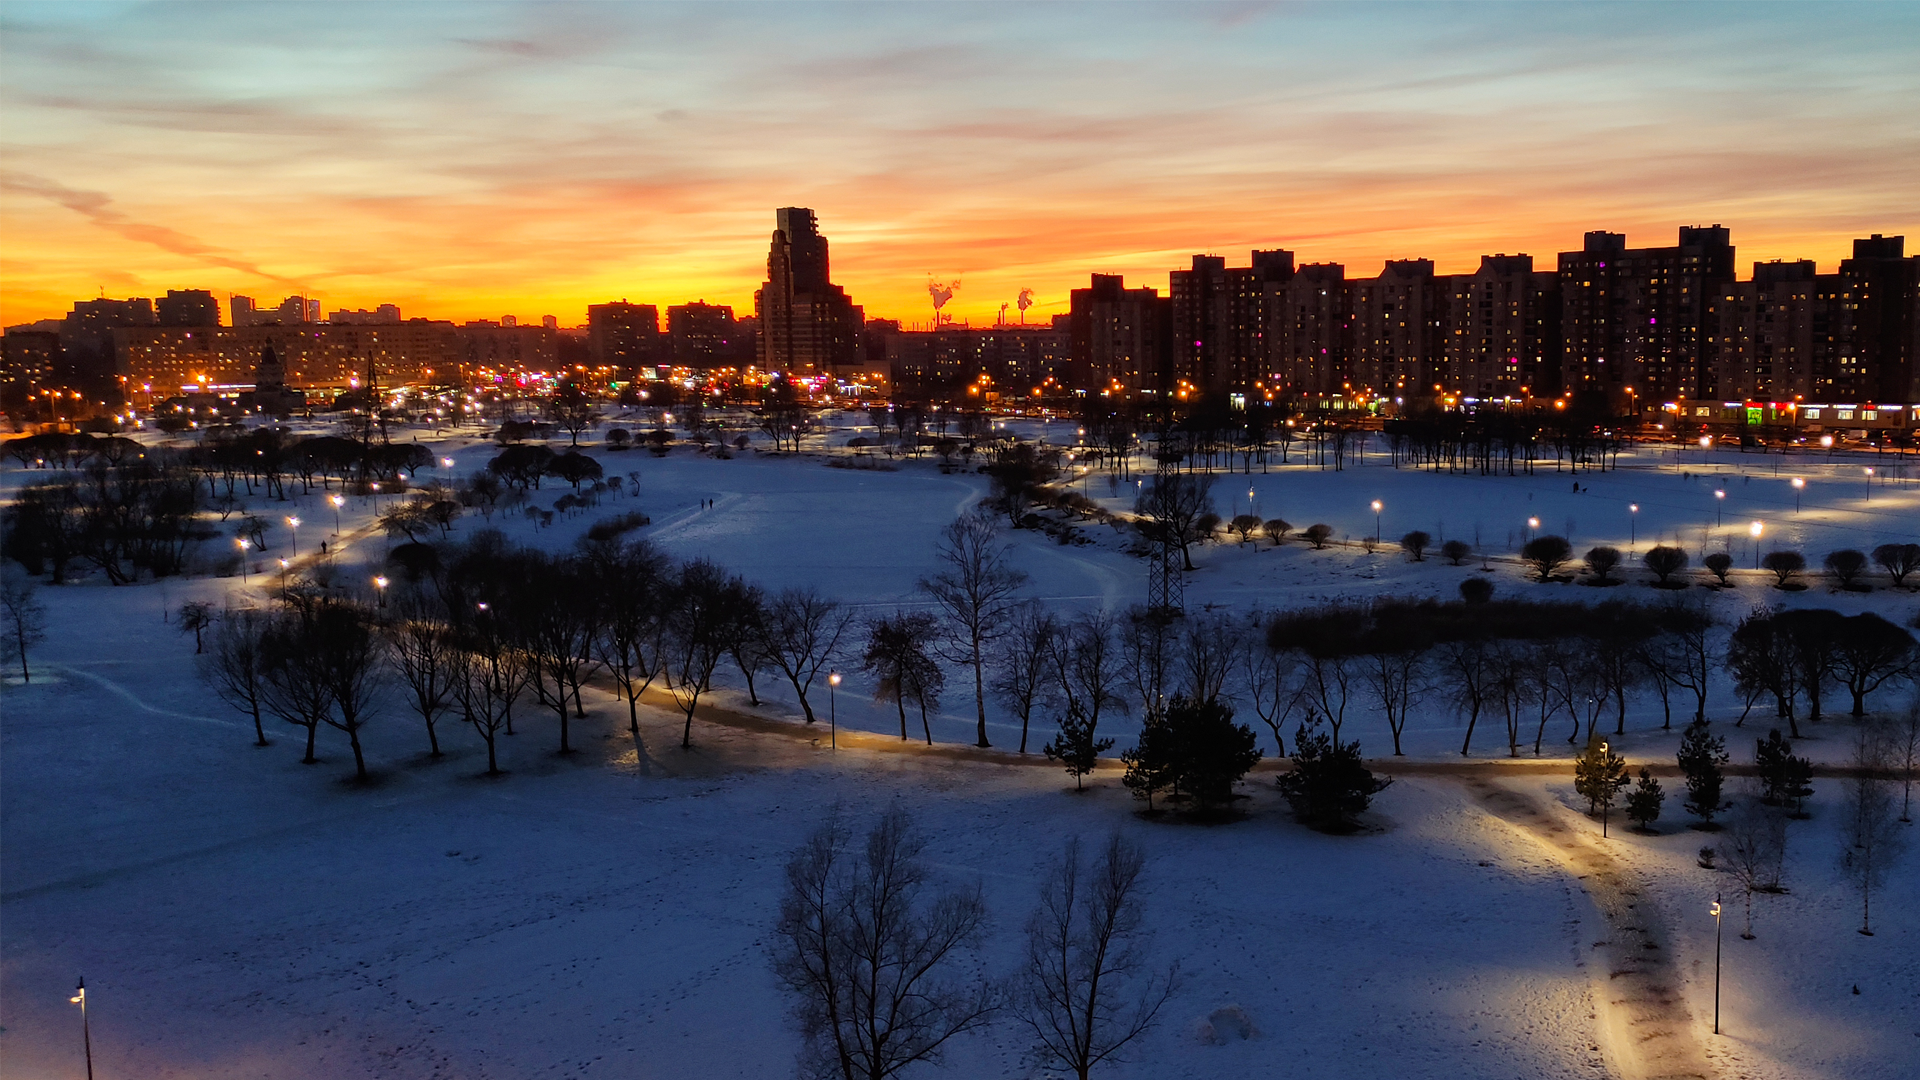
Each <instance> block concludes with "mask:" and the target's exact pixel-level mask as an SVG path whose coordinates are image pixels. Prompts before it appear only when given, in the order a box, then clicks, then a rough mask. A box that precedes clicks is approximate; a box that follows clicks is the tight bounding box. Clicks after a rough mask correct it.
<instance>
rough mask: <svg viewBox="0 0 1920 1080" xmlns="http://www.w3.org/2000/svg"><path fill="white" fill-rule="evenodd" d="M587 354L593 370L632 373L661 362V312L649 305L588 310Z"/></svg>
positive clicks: (596, 306) (625, 304) (599, 306)
mask: <svg viewBox="0 0 1920 1080" xmlns="http://www.w3.org/2000/svg"><path fill="white" fill-rule="evenodd" d="M587 355H588V357H589V358H590V362H591V363H592V364H593V366H594V367H596V368H611V369H613V370H614V371H616V372H622V373H625V374H629V375H630V374H632V373H633V372H634V370H635V369H637V368H641V367H645V366H647V365H650V364H656V363H658V362H659V359H660V309H659V308H657V307H655V306H653V305H652V304H630V303H628V302H627V301H625V300H622V301H620V302H619V303H617V304H594V305H592V306H590V307H588V308H587Z"/></svg>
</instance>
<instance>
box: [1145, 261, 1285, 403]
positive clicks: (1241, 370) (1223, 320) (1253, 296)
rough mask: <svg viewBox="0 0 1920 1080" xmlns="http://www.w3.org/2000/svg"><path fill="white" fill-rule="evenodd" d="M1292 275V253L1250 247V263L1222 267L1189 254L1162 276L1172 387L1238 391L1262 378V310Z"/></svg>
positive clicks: (1215, 392) (1265, 361)
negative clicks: (1182, 266) (1188, 263)
mask: <svg viewBox="0 0 1920 1080" xmlns="http://www.w3.org/2000/svg"><path fill="white" fill-rule="evenodd" d="M1292 277H1293V252H1291V251H1278V250H1276V251H1255V252H1253V255H1252V265H1250V266H1245V267H1235V268H1231V269H1230V268H1228V266H1227V261H1226V260H1225V259H1223V258H1221V257H1219V256H1217V255H1195V256H1194V257H1193V265H1192V267H1191V268H1190V269H1186V270H1175V271H1173V272H1172V273H1171V274H1169V275H1168V282H1167V284H1168V288H1167V293H1168V299H1169V301H1170V308H1169V310H1170V311H1171V313H1172V319H1173V330H1172V334H1173V363H1174V378H1175V380H1176V386H1177V387H1178V388H1180V389H1185V390H1187V392H1188V393H1189V394H1192V393H1200V394H1207V395H1214V396H1220V395H1225V394H1230V393H1244V392H1246V391H1247V390H1249V389H1251V388H1252V387H1253V386H1254V385H1255V384H1257V383H1262V382H1263V380H1264V379H1265V378H1266V377H1267V368H1268V360H1269V354H1270V350H1269V348H1268V345H1267V321H1268V319H1267V309H1268V306H1269V304H1270V303H1271V302H1272V298H1273V297H1274V296H1275V295H1277V293H1276V290H1277V288H1278V287H1279V286H1283V285H1285V284H1286V282H1287V281H1288V280H1290V279H1291V278H1292Z"/></svg>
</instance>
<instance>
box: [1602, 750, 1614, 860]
mask: <svg viewBox="0 0 1920 1080" xmlns="http://www.w3.org/2000/svg"><path fill="white" fill-rule="evenodd" d="M1606 762H1607V744H1606V743H1605V742H1602V743H1601V744H1600V764H1601V767H1602V768H1604V767H1605V766H1606ZM1609 781H1611V776H1609ZM1612 812H1613V791H1612V790H1611V789H1609V790H1608V791H1607V801H1606V802H1603V803H1601V804H1600V839H1602V840H1605V839H1606V838H1607V815H1609V814H1610V813H1612Z"/></svg>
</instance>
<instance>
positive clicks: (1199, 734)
mask: <svg viewBox="0 0 1920 1080" xmlns="http://www.w3.org/2000/svg"><path fill="white" fill-rule="evenodd" d="M1167 723H1168V725H1169V726H1170V727H1172V728H1173V730H1174V732H1175V733H1176V737H1175V740H1174V745H1175V746H1176V747H1177V748H1178V750H1179V757H1178V759H1177V766H1176V768H1177V775H1178V783H1179V786H1180V789H1181V790H1182V791H1185V792H1186V793H1187V794H1189V795H1191V796H1193V797H1194V799H1195V800H1196V801H1198V802H1199V804H1200V807H1201V809H1203V810H1204V809H1206V808H1208V807H1211V806H1214V805H1216V804H1219V803H1224V802H1227V801H1229V800H1230V799H1232V798H1233V785H1235V784H1237V783H1239V782H1240V778H1241V777H1243V776H1245V775H1247V770H1249V769H1251V768H1253V766H1254V763H1255V762H1257V761H1259V760H1260V756H1261V754H1262V753H1263V751H1261V750H1260V749H1258V748H1257V747H1256V746H1255V745H1254V742H1255V739H1254V734H1253V729H1252V728H1250V727H1248V726H1247V725H1245V724H1236V723H1234V722H1233V709H1232V708H1231V707H1230V706H1227V705H1225V704H1222V703H1221V702H1220V701H1219V699H1217V698H1209V699H1208V700H1206V701H1193V700H1191V699H1188V698H1184V697H1175V698H1174V699H1173V700H1171V701H1169V702H1167Z"/></svg>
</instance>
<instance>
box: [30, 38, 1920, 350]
mask: <svg viewBox="0 0 1920 1080" xmlns="http://www.w3.org/2000/svg"><path fill="white" fill-rule="evenodd" d="M1916 31H1920V9H1914V8H1902V7H1891V6H1889V7H1846V8H1820V9H1817V10H1816V9H1811V8H1761V9H1753V8H1751V7H1740V8H1734V7H1731V6H1728V7H1719V6H1702V5H1689V6H1684V7H1651V8H1647V7H1629V6H1624V5H1607V6H1600V7H1590V8H1589V7H1568V6H1551V7H1550V6H1544V5H1543V6H1537V7H1535V6H1515V7H1473V8H1439V7H1430V6H1414V7H1387V6H1378V5H1367V6H1332V7H1321V6H1313V5H1232V6H1223V7H1204V8H1188V7H1123V8H1086V7H1072V6H1052V7H1041V8H1037V9H1036V8H1025V7H1022V8H1001V7H985V6H961V7H958V8H955V7H952V6H947V7H941V8H939V9H937V10H936V9H932V8H920V7H880V8H866V7H855V6H849V5H829V6H819V7H800V6H774V7H756V6H749V7H671V6H646V7H629V6H616V5H589V6H584V7H559V6H488V7H468V6H458V7H456V6H452V5H428V6H380V7H374V6H351V7H338V6H326V7H301V6H289V5H270V6H242V7H218V8H200V7H180V6H158V7H156V6H127V5H110V6H97V7H96V6H71V5H61V6H52V7H35V6H27V5H10V6H8V7H7V8H6V9H4V10H0V34H3V35H4V36H3V37H0V42H4V50H5V55H6V59H7V63H6V64H5V65H0V146H3V147H4V148H5V155H6V165H5V167H4V173H3V174H0V235H4V238H5V242H4V245H0V322H4V323H5V324H8V325H13V324H18V323H23V322H28V321H32V320H36V319H42V318H57V317H59V316H61V315H64V314H65V313H66V312H67V310H69V308H70V307H71V305H72V303H73V301H75V300H78V299H84V298H88V297H92V296H95V295H98V294H99V292H100V291H101V290H104V291H105V293H106V294H107V295H110V296H130V295H143V296H158V295H162V294H164V293H165V291H166V290H167V289H169V288H205V289H210V290H213V291H214V292H215V293H216V295H219V296H220V297H221V298H222V300H223V301H224V299H225V298H226V297H227V296H228V295H230V294H232V293H242V294H245V295H250V296H253V297H255V298H256V299H257V300H259V301H260V302H261V303H262V304H267V305H271V304H273V303H277V302H278V301H279V299H280V298H281V297H283V296H286V295H288V294H291V293H296V292H298V293H305V294H306V295H309V296H313V297H316V298H318V299H319V300H320V301H321V305H322V310H323V312H330V311H332V310H335V309H337V308H363V307H365V308H371V307H374V306H376V305H378V304H381V303H393V304H398V305H399V306H400V308H401V311H402V313H403V315H405V316H407V317H416V316H420V317H430V318H452V319H455V320H458V321H465V320H467V319H473V318H498V317H499V316H501V315H503V314H512V315H515V316H518V317H519V318H520V319H521V320H522V321H523V322H532V321H537V320H538V319H539V317H540V316H542V315H555V316H557V317H559V319H560V321H561V324H562V325H577V324H579V323H581V322H583V321H584V318H585V308H586V305H587V304H590V303H600V302H604V301H607V300H618V299H621V298H627V299H631V300H633V301H635V302H640V303H651V304H656V305H658V306H659V307H660V308H661V309H662V311H663V313H664V310H665V309H666V308H667V307H668V306H670V305H672V304H678V303H685V302H687V301H691V300H699V299H704V300H706V301H708V302H711V303H724V304H731V305H732V306H733V307H734V309H735V310H736V312H739V313H741V314H750V313H751V311H752V305H753V291H754V289H756V288H757V287H758V286H759V283H760V281H761V280H762V278H763V276H764V271H765V258H766V249H767V240H768V237H769V234H770V233H771V231H772V228H773V211H774V208H775V207H778V206H808V207H811V208H813V209H814V210H815V212H816V213H817V214H818V215H819V218H820V224H821V230H822V232H823V233H824V234H825V235H826V236H827V238H828V239H829V241H830V242H831V244H832V253H833V268H834V269H833V273H834V279H835V281H836V282H837V283H839V284H840V285H842V286H844V287H845V288H846V289H847V291H848V292H849V293H850V294H851V295H852V296H853V299H854V301H855V302H856V303H859V304H861V305H863V306H864V307H865V308H866V311H867V314H868V316H869V317H881V318H899V319H902V320H903V321H906V322H909V323H921V324H924V323H927V322H929V321H930V320H931V318H932V310H933V309H932V305H931V303H930V301H929V300H928V297H927V292H926V285H927V282H928V280H929V279H938V280H941V281H951V280H953V279H956V278H957V279H959V280H960V282H961V285H960V288H959V290H958V292H957V294H956V295H955V297H954V298H953V300H952V302H951V303H950V304H948V305H947V308H946V312H947V313H948V314H951V315H954V316H955V317H957V318H961V319H966V320H969V321H971V322H972V323H974V324H975V325H981V324H986V323H991V322H993V321H994V318H995V316H996V315H997V313H998V311H999V309H1000V305H1001V304H1008V305H1010V306H1009V307H1008V319H1009V320H1010V321H1013V320H1015V319H1016V317H1017V310H1016V309H1015V308H1014V307H1012V306H1011V305H1012V304H1013V303H1014V300H1015V297H1016V296H1017V295H1018V293H1019V291H1020V290H1021V289H1022V288H1031V289H1033V290H1034V292H1035V305H1034V308H1033V309H1032V310H1031V311H1029V312H1028V319H1029V321H1038V322H1045V321H1046V320H1047V318H1049V317H1050V316H1052V315H1054V314H1058V313H1061V312H1064V311H1065V310H1066V304H1067V291H1068V290H1069V289H1072V288H1079V287H1084V286H1085V285H1086V282H1087V277H1088V275H1089V274H1090V273H1122V274H1125V275H1126V277H1127V280H1128V281H1129V283H1131V284H1143V285H1149V286H1152V287H1155V288H1159V289H1162V290H1164V289H1165V287H1166V275H1167V272H1168V271H1169V270H1174V269H1179V268H1181V267H1183V266H1185V265H1187V264H1188V261H1189V259H1190V257H1191V256H1192V255H1193V254H1195V253H1210V254H1218V255H1224V256H1226V257H1227V258H1228V260H1229V265H1244V264H1245V262H1246V260H1247V252H1248V250H1250V249H1252V248H1255V247H1260V248H1271V247H1284V248H1288V249H1291V250H1293V251H1294V252H1295V253H1296V257H1297V259H1298V260H1299V261H1300V262H1340V263H1343V264H1345V265H1346V267H1347V271H1348V274H1349V276H1355V277H1361V276H1370V275H1372V274H1374V273H1377V272H1378V270H1379V267H1380V264H1381V263H1382V262H1383V261H1384V260H1386V259H1389V258H1430V259H1433V260H1434V261H1435V263H1436V269H1437V270H1438V271H1439V272H1441V273H1455V272H1466V271H1471V270H1473V269H1474V268H1476V267H1477V266H1478V264H1479V258H1480V256H1481V255H1484V254H1493V253H1496V252H1501V253H1516V252H1524V253H1528V254H1531V255H1533V256H1534V259H1535V261H1536V265H1537V266H1539V267H1540V268H1542V269H1550V268H1552V266H1553V265H1554V257H1555V255H1556V253H1558V252H1560V251H1564V250H1571V249H1575V248H1578V247H1579V246H1580V239H1581V234H1582V233H1583V232H1585V231H1587V230H1589V229H1608V230H1612V231H1616V232H1625V233H1626V234H1627V236H1628V242H1629V243H1630V244H1632V245H1633V246H1636V247H1639V246H1655V245H1666V244H1671V243H1673V242H1674V237H1675V231H1676V229H1677V228H1678V227H1679V226H1681V225H1692V224H1715V223H1717V224H1721V225H1725V226H1727V227H1729V228H1730V229H1732V231H1733V240H1734V243H1735V245H1736V246H1737V248H1738V251H1739V259H1740V266H1741V267H1742V275H1741V276H1743V277H1744V276H1745V272H1746V271H1745V268H1746V267H1747V266H1748V264H1750V263H1752V262H1754V261H1764V260H1770V259H1776V258H1780V259H1798V258H1812V259H1815V260H1816V261H1817V262H1818V263H1819V266H1820V268H1821V270H1822V271H1823V272H1826V271H1831V270H1832V269H1833V268H1834V265H1835V264H1836V263H1837V261H1838V260H1839V259H1840V258H1842V257H1844V256H1845V255H1846V254H1848V253H1849V250H1850V243H1851V241H1852V240H1853V239H1854V238H1855V237H1859V236H1866V235H1868V234H1870V233H1876V232H1878V233H1886V234H1905V235H1907V236H1908V237H1909V238H1910V240H1912V241H1914V243H1913V245H1912V247H1913V248H1920V200H1916V199H1915V198H1914V197H1913V194H1912V191H1911V186H1912V178H1913V177H1914V176H1916V175H1920V124H1916V122H1915V121H1914V119H1913V118H1912V115H1911V113H1912V108H1911V102H1912V101H1914V100H1920V63H1916V62H1915V61H1916V59H1920V56H1917V55H1916V54H1917V53H1920V50H1916V48H1915V47H1914V45H1913V44H1912V43H1913V42H1915V41H1920V33H1916Z"/></svg>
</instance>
